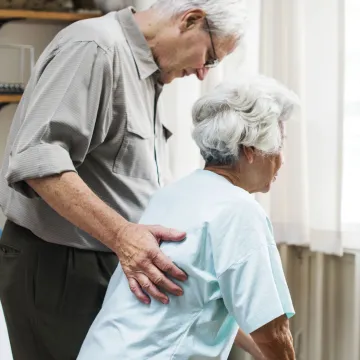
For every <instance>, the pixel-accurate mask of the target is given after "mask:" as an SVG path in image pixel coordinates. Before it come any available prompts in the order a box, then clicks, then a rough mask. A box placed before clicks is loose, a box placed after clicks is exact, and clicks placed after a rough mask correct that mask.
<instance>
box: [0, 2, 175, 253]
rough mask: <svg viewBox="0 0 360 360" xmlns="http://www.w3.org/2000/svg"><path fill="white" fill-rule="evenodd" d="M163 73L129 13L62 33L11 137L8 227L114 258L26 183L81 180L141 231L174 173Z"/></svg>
mask: <svg viewBox="0 0 360 360" xmlns="http://www.w3.org/2000/svg"><path fill="white" fill-rule="evenodd" d="M158 73H159V69H158V67H157V65H156V63H155V61H154V59H153V56H152V53H151V51H150V49H149V47H148V45H147V42H146V40H145V38H144V36H143V34H142V33H141V32H140V30H139V28H138V26H137V25H136V23H135V21H134V17H133V12H132V10H131V9H130V8H129V9H125V10H122V11H120V12H113V13H109V14H107V15H105V16H103V17H100V18H96V19H89V20H83V21H79V22H77V23H74V24H72V25H70V26H68V27H67V28H65V29H64V30H62V31H61V32H60V33H59V34H58V35H57V36H56V37H55V39H54V40H53V41H52V42H51V43H50V44H49V46H48V47H47V48H46V49H45V51H44V52H43V54H42V55H41V57H40V59H39V61H38V62H37V65H36V67H35V69H34V71H33V74H32V77H31V79H30V81H29V84H28V86H27V88H26V91H25V93H24V96H23V99H22V100H21V103H20V104H19V106H18V109H17V112H16V114H15V118H14V120H13V124H12V127H11V130H10V135H9V138H8V144H7V148H6V153H5V159H4V164H3V167H2V170H1V177H0V204H1V207H2V209H3V211H4V213H5V215H6V216H7V218H8V219H10V220H12V221H14V222H15V223H17V224H19V225H21V226H23V227H26V228H28V229H29V230H31V231H32V232H33V233H35V234H36V235H37V236H39V237H40V238H42V239H43V240H46V241H49V242H53V243H57V244H62V245H67V246H73V247H78V248H84V249H93V250H105V251H106V250H108V249H107V248H106V247H105V246H103V245H102V244H101V243H100V242H99V241H97V240H96V239H94V238H92V237H91V236H90V235H88V234H87V233H85V232H83V231H82V230H80V229H79V228H77V227H75V226H73V225H72V224H71V223H70V222H68V221H67V220H65V219H64V218H62V217H61V216H59V215H58V214H57V213H56V212H55V211H54V210H52V209H51V208H50V207H49V206H48V205H47V204H46V203H45V202H44V201H43V200H42V199H41V198H39V197H38V196H37V195H36V194H35V192H34V191H33V190H32V189H31V188H30V187H29V186H28V185H27V184H26V182H25V181H24V180H25V179H28V178H39V177H45V176H49V175H53V174H60V173H62V172H65V171H76V172H77V173H78V174H79V175H80V177H81V178H82V179H83V180H84V181H85V182H86V184H87V185H88V186H89V187H90V188H91V189H92V190H93V191H94V192H95V193H96V194H97V195H98V196H99V197H100V198H101V199H102V200H103V201H105V202H106V203H107V204H109V205H110V206H111V207H113V208H114V209H115V210H116V211H118V212H119V213H120V214H121V215H122V216H123V217H125V218H126V219H128V220H130V221H132V222H137V221H138V220H139V218H140V216H141V214H142V212H143V210H144V208H145V206H146V205H147V203H148V201H149V198H150V196H151V195H152V194H153V193H154V191H155V190H157V189H158V188H159V187H160V186H161V185H162V183H163V177H164V172H165V170H166V169H165V168H164V156H165V146H166V141H167V138H168V137H169V136H170V132H169V130H168V129H167V127H166V126H165V124H164V123H163V122H162V121H161V120H160V114H159V113H158V111H157V100H158V97H159V95H160V93H161V86H160V85H158V83H157V77H158Z"/></svg>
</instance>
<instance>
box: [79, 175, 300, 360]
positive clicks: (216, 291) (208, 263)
mask: <svg viewBox="0 0 360 360" xmlns="http://www.w3.org/2000/svg"><path fill="white" fill-rule="evenodd" d="M141 223H143V224H156V223H161V224H162V225H164V226H166V227H171V228H176V229H180V230H184V231H186V232H187V237H186V239H185V240H184V241H183V242H181V243H170V242H164V243H163V244H162V245H161V248H162V250H163V252H164V253H165V254H166V255H167V256H169V257H170V258H171V260H172V261H173V262H175V263H176V265H177V266H179V267H180V268H181V269H183V270H184V271H185V272H186V273H187V274H188V276H189V277H188V280H187V281H186V282H185V283H182V284H179V285H181V286H182V287H183V289H184V295H183V296H181V297H175V296H173V297H172V296H170V303H169V304H168V305H164V304H161V303H158V302H156V301H152V303H151V304H150V305H145V304H142V303H140V302H139V301H138V300H137V299H136V298H135V296H134V295H133V294H132V292H131V291H130V289H129V287H128V282H127V279H126V277H125V275H124V274H123V272H122V270H121V268H120V266H119V267H118V269H117V270H116V272H115V274H114V276H113V278H112V279H111V282H110V285H109V288H108V291H107V294H106V297H105V301H104V305H103V308H102V310H101V311H100V313H99V315H98V317H97V318H96V320H95V322H94V324H93V325H92V327H91V329H90V331H89V334H88V336H87V338H86V340H85V343H84V345H83V348H82V351H81V353H80V355H79V359H80V360H82V359H86V360H90V359H97V360H98V359H100V358H101V357H103V358H104V359H106V360H112V359H123V360H126V359H142V360H145V359H156V360H157V359H158V360H165V359H166V360H167V359H174V360H176V359H179V360H180V359H181V360H185V359H195V358H196V359H215V358H224V359H225V358H227V356H228V353H229V351H230V349H231V346H232V343H233V339H234V337H235V335H236V333H237V329H238V324H237V323H240V326H241V327H242V328H243V330H244V331H246V332H251V331H253V330H255V329H256V327H257V326H258V325H259V324H260V326H261V325H262V324H261V323H262V321H265V320H266V322H268V321H269V319H268V318H269V317H271V316H280V315H282V314H284V313H286V312H288V313H293V309H292V305H291V300H290V297H289V295H288V293H287V287H286V283H285V280H284V279H283V273H282V270H281V264H280V263H279V264H275V267H274V266H273V264H272V263H273V262H274V261H275V262H276V261H279V260H278V259H277V258H276V254H277V250H276V246H275V243H274V241H273V237H272V231H271V227H270V226H271V225H270V224H269V222H268V220H267V218H266V215H265V213H264V212H263V211H262V209H261V207H260V206H259V205H258V204H257V203H256V201H255V200H254V199H253V198H252V196H251V195H250V194H249V193H247V192H246V191H244V190H242V189H240V188H238V187H235V186H233V185H232V184H231V183H230V182H228V181H227V180H226V179H225V178H223V177H221V176H219V175H216V174H214V173H212V172H209V171H204V170H198V171H196V172H194V173H193V174H191V175H190V176H188V177H186V178H184V179H182V180H180V181H178V182H177V183H175V184H173V185H171V186H169V187H167V188H165V189H163V190H160V191H159V192H158V193H157V194H155V196H154V197H153V199H152V200H151V202H150V204H149V206H148V208H147V210H146V211H145V213H144V215H143V217H142V220H141ZM274 254H275V257H274ZM264 260H265V261H264ZM245 264H246V266H244V265H245ZM262 267H263V270H262ZM273 269H275V273H271V270H273ZM269 270H270V273H269ZM280 270H281V271H280ZM259 271H260V275H261V276H260V277H258V276H256V277H255V274H256V275H259ZM243 275H245V276H243ZM268 277H272V278H274V279H275V281H274V280H273V279H272V280H271V281H270V282H269V281H267V280H268ZM240 278H241V281H240ZM269 286H270V288H269ZM273 288H274V289H273ZM273 290H274V291H273ZM262 291H264V292H265V294H266V295H267V296H268V297H269V298H268V300H270V301H271V300H272V298H271V297H272V296H273V294H274V297H276V296H278V292H280V293H281V292H283V295H284V299H285V301H284V304H283V303H282V302H281V301H280V300H279V299H276V300H274V302H273V306H269V307H268V308H267V309H266V308H265V307H264V306H262V305H263V300H260V301H258V300H257V299H259V298H260V299H261V297H262V295H264V294H263V293H262ZM252 297H254V298H252ZM253 303H254V307H253ZM283 305H284V306H283ZM284 308H285V310H284ZM230 314H231V315H230ZM266 322H265V323H266ZM265 323H264V324H265Z"/></svg>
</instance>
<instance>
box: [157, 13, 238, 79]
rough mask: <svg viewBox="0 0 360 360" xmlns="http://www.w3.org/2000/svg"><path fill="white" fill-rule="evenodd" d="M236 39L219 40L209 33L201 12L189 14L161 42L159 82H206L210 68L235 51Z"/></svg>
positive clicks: (158, 61) (177, 22)
mask: <svg viewBox="0 0 360 360" xmlns="http://www.w3.org/2000/svg"><path fill="white" fill-rule="evenodd" d="M235 44H236V41H235V39H234V38H225V39H218V38H217V37H216V36H214V35H212V34H211V32H209V31H207V22H206V18H205V17H204V15H203V13H202V12H199V13H197V12H196V11H195V12H188V13H186V14H185V15H182V17H181V18H179V19H175V20H174V21H173V22H172V24H171V26H170V27H169V28H168V29H167V31H166V32H164V35H163V36H162V38H161V39H160V41H159V42H158V46H157V52H156V54H154V55H155V60H156V62H157V64H158V66H159V68H160V71H161V75H160V80H161V82H162V83H163V84H169V83H170V82H171V81H172V80H174V79H176V78H182V77H184V76H190V75H192V74H195V75H196V76H197V78H198V79H199V80H204V78H205V77H206V75H207V73H208V71H209V68H207V67H206V65H207V64H211V63H213V62H214V61H216V60H218V61H221V60H222V59H223V58H224V57H225V56H227V55H228V54H230V53H231V52H232V51H233V50H234V48H235Z"/></svg>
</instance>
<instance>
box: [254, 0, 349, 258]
mask: <svg viewBox="0 0 360 360" xmlns="http://www.w3.org/2000/svg"><path fill="white" fill-rule="evenodd" d="M343 6H344V5H343V1H342V0H318V1H311V0H291V1H289V0H264V1H262V21H261V28H262V31H261V60H260V62H261V66H260V70H261V72H263V73H265V74H267V75H270V76H273V77H275V78H277V79H278V80H280V81H282V82H283V83H285V84H286V85H288V86H289V87H290V88H292V89H293V90H294V91H295V92H297V93H298V94H299V96H300V97H301V102H302V111H301V114H298V116H297V117H296V119H295V121H292V122H289V124H288V127H287V132H288V140H287V143H286V145H285V166H284V167H283V169H282V170H281V174H280V176H279V178H278V181H277V183H276V184H275V185H274V187H273V190H272V191H271V193H270V194H268V195H266V196H258V199H259V201H260V202H261V203H262V204H263V205H264V207H265V208H266V209H267V211H268V214H269V215H270V218H271V219H272V221H273V223H274V229H275V232H276V238H277V241H278V242H280V243H287V244H299V245H309V246H310V248H311V249H312V250H314V251H320V252H325V253H334V254H342V251H343V247H342V238H343V234H342V233H341V183H342V122H343V74H344V66H343V44H344V29H343V27H344V23H343V19H344V11H343Z"/></svg>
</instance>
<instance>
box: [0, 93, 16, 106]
mask: <svg viewBox="0 0 360 360" xmlns="http://www.w3.org/2000/svg"><path fill="white" fill-rule="evenodd" d="M20 99H21V95H20V94H14V95H5V94H0V104H9V103H18V102H19V101H20Z"/></svg>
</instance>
